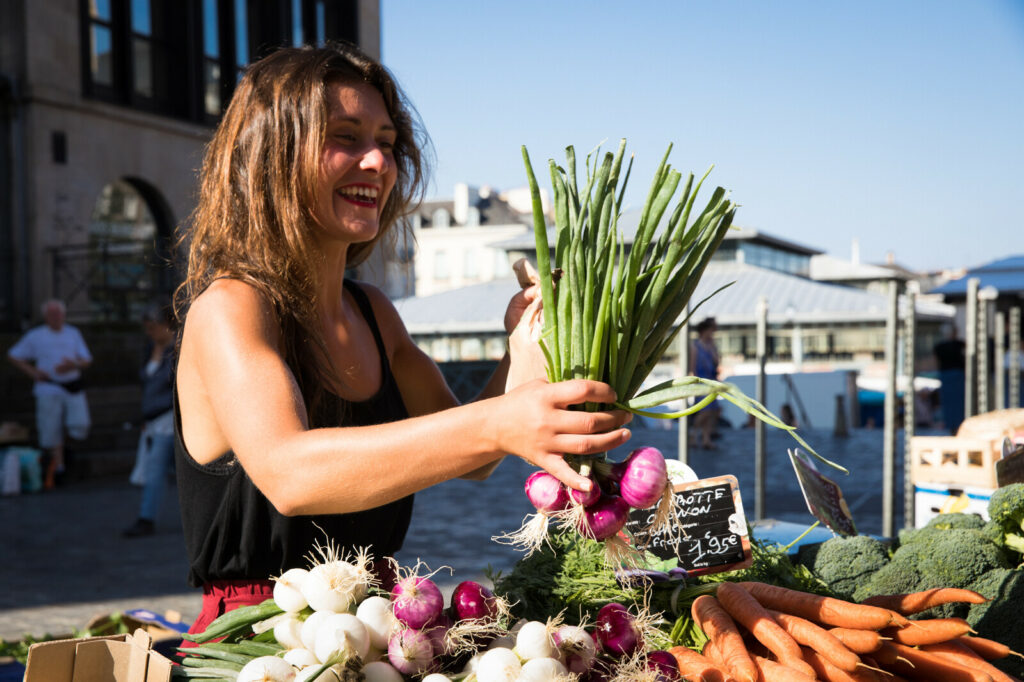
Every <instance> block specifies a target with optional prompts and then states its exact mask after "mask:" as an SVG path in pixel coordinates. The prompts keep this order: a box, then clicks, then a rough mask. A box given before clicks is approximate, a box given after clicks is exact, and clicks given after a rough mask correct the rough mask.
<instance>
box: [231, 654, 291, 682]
mask: <svg viewBox="0 0 1024 682" xmlns="http://www.w3.org/2000/svg"><path fill="white" fill-rule="evenodd" d="M294 680H295V668H293V667H292V664H291V663H289V662H288V661H286V660H284V659H283V658H278V657H277V656H260V657H259V658H254V659H252V660H251V661H249V662H248V663H246V664H245V665H244V666H243V667H242V669H241V670H240V671H239V672H238V678H237V682H294Z"/></svg>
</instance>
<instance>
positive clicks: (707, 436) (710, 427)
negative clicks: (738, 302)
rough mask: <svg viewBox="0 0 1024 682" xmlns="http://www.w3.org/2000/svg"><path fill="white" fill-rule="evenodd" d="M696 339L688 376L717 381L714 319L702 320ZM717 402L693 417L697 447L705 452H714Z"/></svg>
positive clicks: (716, 328)
mask: <svg viewBox="0 0 1024 682" xmlns="http://www.w3.org/2000/svg"><path fill="white" fill-rule="evenodd" d="M695 329H696V331H697V338H696V340H695V341H694V342H693V348H692V349H691V350H690V375H691V376H695V377H700V378H702V379H712V380H717V379H718V363H719V356H718V347H717V346H716V345H715V332H716V331H717V330H718V325H717V324H716V323H715V318H713V317H709V318H706V319H704V320H702V321H701V322H700V323H699V324H697V326H696V327H695ZM720 409H721V408H719V406H718V403H717V402H713V403H711V404H710V405H708V406H707V407H705V408H704V409H702V410H701V411H700V412H698V413H697V414H696V415H695V416H694V425H695V426H696V427H697V432H698V434H699V436H700V442H699V443H698V444H697V445H698V447H701V448H704V449H706V450H714V449H715V444H714V443H713V442H712V440H713V438H714V435H715V429H716V427H717V426H718V415H719V412H720Z"/></svg>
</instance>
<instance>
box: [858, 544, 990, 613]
mask: <svg viewBox="0 0 1024 682" xmlns="http://www.w3.org/2000/svg"><path fill="white" fill-rule="evenodd" d="M1009 567H1010V562H1009V561H1008V560H1007V558H1006V555H1005V553H1004V552H1003V550H1002V549H1000V548H999V546H997V545H996V544H994V543H992V542H991V541H990V540H989V539H988V538H987V537H986V536H985V534H984V532H982V531H981V530H979V529H975V528H959V529H951V530H940V529H938V528H922V529H921V530H920V532H918V533H916V534H915V535H914V537H913V540H912V541H911V542H909V543H907V544H904V545H901V546H900V547H899V549H897V550H896V551H895V552H894V553H893V555H892V559H890V561H889V563H888V564H886V565H885V566H883V567H882V568H880V569H879V570H878V571H877V572H876V573H875V574H874V575H873V576H871V577H870V578H869V579H868V580H867V582H865V583H863V584H861V585H860V586H859V587H857V588H856V589H855V591H854V594H853V597H854V599H855V600H856V601H862V600H864V599H867V598H868V597H873V596H876V595H880V594H905V593H907V592H917V591H920V590H928V589H931V588H935V587H967V586H968V585H970V584H971V583H973V582H974V581H975V580H978V579H979V578H981V577H982V576H983V575H985V574H986V573H988V572H990V571H992V570H995V569H1000V568H1009ZM966 611H967V606H965V605H963V604H944V605H942V606H938V607H936V608H934V609H930V610H929V611H926V612H925V613H923V614H921V616H920V617H927V618H948V617H954V616H957V617H963V616H965V615H966Z"/></svg>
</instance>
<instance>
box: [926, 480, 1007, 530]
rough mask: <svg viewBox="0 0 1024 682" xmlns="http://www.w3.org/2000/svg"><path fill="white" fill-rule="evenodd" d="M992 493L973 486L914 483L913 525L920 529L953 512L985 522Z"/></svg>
mask: <svg viewBox="0 0 1024 682" xmlns="http://www.w3.org/2000/svg"><path fill="white" fill-rule="evenodd" d="M993 491H994V489H993V488H979V487H975V486H963V485H948V484H944V483H915V484H914V525H915V526H917V527H918V528H921V527H922V526H924V525H925V524H926V523H928V522H929V521H930V520H931V519H933V518H935V517H936V516H938V515H939V514H949V513H955V512H960V513H963V514H977V515H979V516H981V518H983V519H985V520H986V521H987V520H988V501H989V499H990V498H991V497H992V493H993Z"/></svg>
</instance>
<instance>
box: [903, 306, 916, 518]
mask: <svg viewBox="0 0 1024 682" xmlns="http://www.w3.org/2000/svg"><path fill="white" fill-rule="evenodd" d="M906 303H907V318H906V320H905V321H904V323H903V354H904V355H903V357H904V360H903V372H904V376H905V377H906V380H907V390H906V391H905V392H904V393H903V396H904V397H903V404H904V408H903V410H904V412H903V527H904V528H913V527H914V481H913V480H912V479H911V476H910V469H911V467H912V466H913V461H914V460H913V457H912V455H911V453H910V444H911V442H912V441H913V440H914V431H915V429H916V427H917V409H916V408H917V405H916V404H915V403H916V402H917V390H916V389H915V388H914V374H915V367H916V366H917V353H916V343H917V294H915V293H914V292H913V291H908V292H907V297H906Z"/></svg>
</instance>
